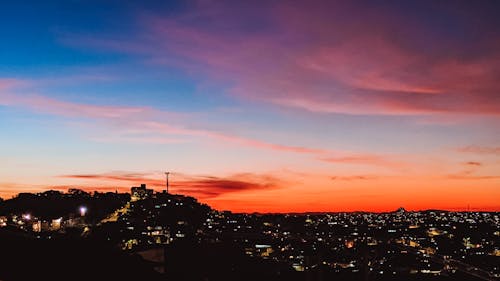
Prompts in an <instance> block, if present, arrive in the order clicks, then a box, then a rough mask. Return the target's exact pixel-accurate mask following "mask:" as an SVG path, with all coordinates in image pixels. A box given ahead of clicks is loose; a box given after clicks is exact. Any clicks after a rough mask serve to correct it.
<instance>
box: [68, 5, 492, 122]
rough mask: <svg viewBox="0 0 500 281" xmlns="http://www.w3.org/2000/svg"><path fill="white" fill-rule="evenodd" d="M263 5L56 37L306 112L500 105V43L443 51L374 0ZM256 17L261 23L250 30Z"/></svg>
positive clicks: (414, 111)
mask: <svg viewBox="0 0 500 281" xmlns="http://www.w3.org/2000/svg"><path fill="white" fill-rule="evenodd" d="M320 3H321V4H320ZM268 5H269V7H267V9H255V8H252V5H243V4H234V3H224V4H221V3H219V4H217V3H211V4H207V3H204V4H200V3H198V4H197V5H195V6H194V9H192V10H190V11H189V12H188V13H186V14H184V15H181V16H178V17H177V18H165V17H160V16H154V15H153V16H152V15H143V16H142V17H140V25H141V27H142V28H143V31H144V32H143V33H142V34H141V35H137V37H136V38H135V39H134V40H123V39H119V40H113V39H102V40H101V39H96V38H92V39H88V40H85V39H83V40H82V39H80V40H78V38H71V37H69V38H66V39H65V40H66V42H68V43H70V44H74V45H78V44H81V45H85V44H87V45H90V46H93V47H95V48H103V49H108V50H114V51H120V52H127V53H135V54H138V55H142V56H144V57H145V59H147V60H148V61H149V62H153V63H158V64H168V65H173V66H177V67H180V68H182V69H184V70H185V71H187V72H189V73H192V74H193V75H203V76H206V77H208V78H207V79H211V80H216V81H219V82H220V83H223V84H225V85H231V88H230V89H229V90H228V93H229V94H231V95H233V96H237V97H238V98H243V99H250V100H256V101H259V102H266V103H271V104H275V105H279V106H285V107H293V108H299V109H305V110H308V111H313V112H320V113H343V114H363V115H366V114H369V115H374V114H375V115H379V114H382V115H432V114H465V115H472V114H474V115H495V116H498V115H499V113H500V100H499V99H498V92H499V91H500V86H499V85H498V83H497V81H498V80H499V79H500V77H499V75H498V74H499V73H500V63H499V62H500V42H499V41H495V40H490V41H487V39H484V40H480V41H477V42H475V41H474V42H469V45H470V46H464V48H468V49H467V50H469V49H470V50H472V51H470V52H465V53H470V55H463V53H464V51H463V50H459V49H453V51H452V52H450V51H449V48H446V47H447V46H448V45H450V44H452V41H446V39H445V38H439V39H436V41H435V42H426V41H425V40H424V39H423V38H425V36H428V34H427V33H432V31H430V30H429V29H426V27H425V26H421V25H423V24H422V23H421V22H419V21H416V20H414V19H413V20H412V19H406V18H404V17H403V16H402V15H397V14H395V13H389V12H388V11H387V10H385V9H384V8H383V7H380V8H374V9H373V10H370V9H359V7H357V5H356V4H354V3H338V2H321V1H320V2H319V3H316V2H314V3H309V2H307V3H296V2H294V3H292V4H290V3H288V4H287V5H282V4H279V3H274V4H268ZM242 10H245V13H239V12H240V11H242ZM304 10H307V11H308V13H304V12H303V11H304ZM263 11H265V12H263ZM325 11H329V12H328V13H326V12H325ZM242 14H244V15H242ZM346 14H350V15H353V16H352V17H346V16H345V15H346ZM235 15H240V16H235ZM221 18H224V21H222V20H221ZM256 20H258V21H259V22H262V23H263V24H264V23H265V28H254V29H251V28H249V26H252V23H255V21H256ZM200 22H203V23H204V24H200ZM401 23H404V24H401ZM246 29H249V30H246ZM244 31H247V32H244ZM144 34H146V35H144ZM450 40H451V39H450ZM485 40H486V41H485ZM451 46H453V47H455V48H460V46H457V45H451ZM423 48H427V49H425V50H423Z"/></svg>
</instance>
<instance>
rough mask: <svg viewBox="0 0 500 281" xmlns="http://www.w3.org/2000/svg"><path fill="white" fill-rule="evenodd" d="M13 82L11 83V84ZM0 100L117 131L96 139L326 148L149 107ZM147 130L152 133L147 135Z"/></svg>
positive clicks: (19, 97) (4, 96) (29, 97)
mask: <svg viewBox="0 0 500 281" xmlns="http://www.w3.org/2000/svg"><path fill="white" fill-rule="evenodd" d="M9 85H10V84H9ZM0 104H2V105H6V106H15V107H22V108H27V109H30V110H33V111H36V112H41V113H47V114H53V115H58V116H64V117H72V118H90V119H95V120H100V123H101V124H102V123H104V124H107V125H109V126H112V127H114V128H115V130H116V133H115V134H113V135H112V136H107V137H106V136H100V137H97V138H92V139H96V140H97V141H111V140H114V141H116V140H122V141H127V142H140V141H144V142H148V143H165V142H169V143H170V142H179V141H182V140H181V139H179V138H173V137H172V135H177V136H194V137H203V138H209V139H216V140H219V141H224V142H227V143H234V144H237V145H241V146H246V147H254V148H260V149H269V150H275V151H283V152H293V153H301V154H322V153H328V151H327V150H324V149H317V148H308V147H302V146H290V145H282V144H274V143H269V142H265V141H261V140H256V139H251V138H245V137H240V136H235V135H230V134H226V133H222V132H217V131H211V130H207V129H192V128H189V127H187V126H184V125H180V124H176V125H172V124H168V123H166V122H159V121H156V120H157V119H159V118H158V116H163V117H165V116H166V117H170V119H171V120H174V121H177V122H179V121H178V120H177V119H178V118H172V117H176V115H177V114H176V113H172V112H163V111H158V110H156V109H153V108H150V107H132V106H102V105H90V104H82V103H74V102H68V101H61V100H57V99H53V98H49V97H46V96H42V95H39V94H20V93H4V92H0ZM137 134H139V136H137ZM144 134H149V135H147V136H144Z"/></svg>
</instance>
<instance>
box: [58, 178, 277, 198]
mask: <svg viewBox="0 0 500 281" xmlns="http://www.w3.org/2000/svg"><path fill="white" fill-rule="evenodd" d="M174 175H175V176H176V180H175V182H172V183H171V185H170V187H171V190H172V192H174V193H182V194H187V195H191V196H195V197H198V198H202V199H204V198H214V197H218V196H221V195H223V194H226V193H234V192H244V191H258V190H269V189H276V188H281V187H282V186H283V183H284V181H283V180H281V179H278V178H276V177H274V176H270V175H260V174H252V173H240V174H233V175H229V176H227V177H215V176H204V175H185V174H179V173H175V174H174ZM58 177H59V178H65V179H72V180H79V181H89V180H90V181H95V182H105V183H106V185H109V182H114V183H115V184H116V187H121V188H124V187H127V188H128V187H129V186H131V185H139V184H141V183H144V184H147V185H148V186H150V187H155V188H157V189H158V188H161V189H164V188H165V181H164V180H159V179H157V178H152V175H151V174H140V173H120V172H114V173H105V174H73V175H61V176H58ZM80 186H82V185H80ZM90 186H91V184H90V183H89V186H88V187H90Z"/></svg>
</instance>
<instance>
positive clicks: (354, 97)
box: [0, 1, 500, 212]
mask: <svg viewBox="0 0 500 281" xmlns="http://www.w3.org/2000/svg"><path fill="white" fill-rule="evenodd" d="M403 3H404V4H403ZM498 8H499V7H498V3H494V2H488V1H477V2H472V1H471V2H459V1H454V2H452V1H442V2H435V1H419V2H399V1H393V2H391V1H386V2H371V3H362V2H358V1H345V2H342V1H338V2H337V1H307V2H306V1H293V2H287V3H285V2H281V1H276V2H267V3H259V4H256V3H253V2H251V1H248V2H239V1H238V2H235V1H214V2H212V1H187V2H177V1H168V3H161V2H155V1H146V2H144V3H140V4H139V3H133V2H126V1H124V2H121V1H116V2H114V1H110V2H92V1H69V2H68V1H54V2H50V3H41V2H37V1H31V2H30V1H28V2H25V3H5V4H4V5H3V8H2V9H1V11H0V23H1V24H0V34H2V37H3V38H4V40H2V41H3V42H2V44H1V45H0V128H1V130H2V137H1V138H0V161H1V162H2V164H1V169H0V197H2V198H4V199H7V198H10V197H12V196H14V195H15V194H17V193H19V192H42V191H45V190H48V189H56V190H67V189H68V188H81V189H84V190H87V191H93V190H100V191H115V190H118V191H120V192H123V191H128V190H129V189H130V187H131V186H136V185H139V184H141V183H145V184H147V185H148V187H152V188H154V189H155V190H156V191H160V190H162V189H165V174H164V173H165V172H166V171H168V172H170V178H169V180H170V187H169V189H170V191H171V192H172V193H179V194H186V195H189V196H194V197H196V198H198V199H199V201H200V202H203V203H207V204H209V205H210V206H212V207H214V208H216V209H219V210H231V211H236V212H307V211H312V212H336V211H373V212H379V211H393V210H396V209H397V208H399V207H404V208H406V209H408V210H425V209H446V210H468V209H469V208H470V209H472V210H483V211H500V205H499V203H498V198H500V189H499V188H498V187H499V184H500V173H499V171H500V127H499V126H498V124H499V118H500V84H499V83H498V81H500V41H499V40H498V39H497V38H500V29H499V28H498V26H500V19H498V17H497V15H496V11H498ZM304 11H307V12H304ZM4 41H5V42H4Z"/></svg>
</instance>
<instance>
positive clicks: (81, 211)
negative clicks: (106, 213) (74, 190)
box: [80, 206, 87, 217]
mask: <svg viewBox="0 0 500 281" xmlns="http://www.w3.org/2000/svg"><path fill="white" fill-rule="evenodd" d="M86 213H87V207H85V206H82V207H80V215H81V216H82V217H83V216H85V214H86Z"/></svg>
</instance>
